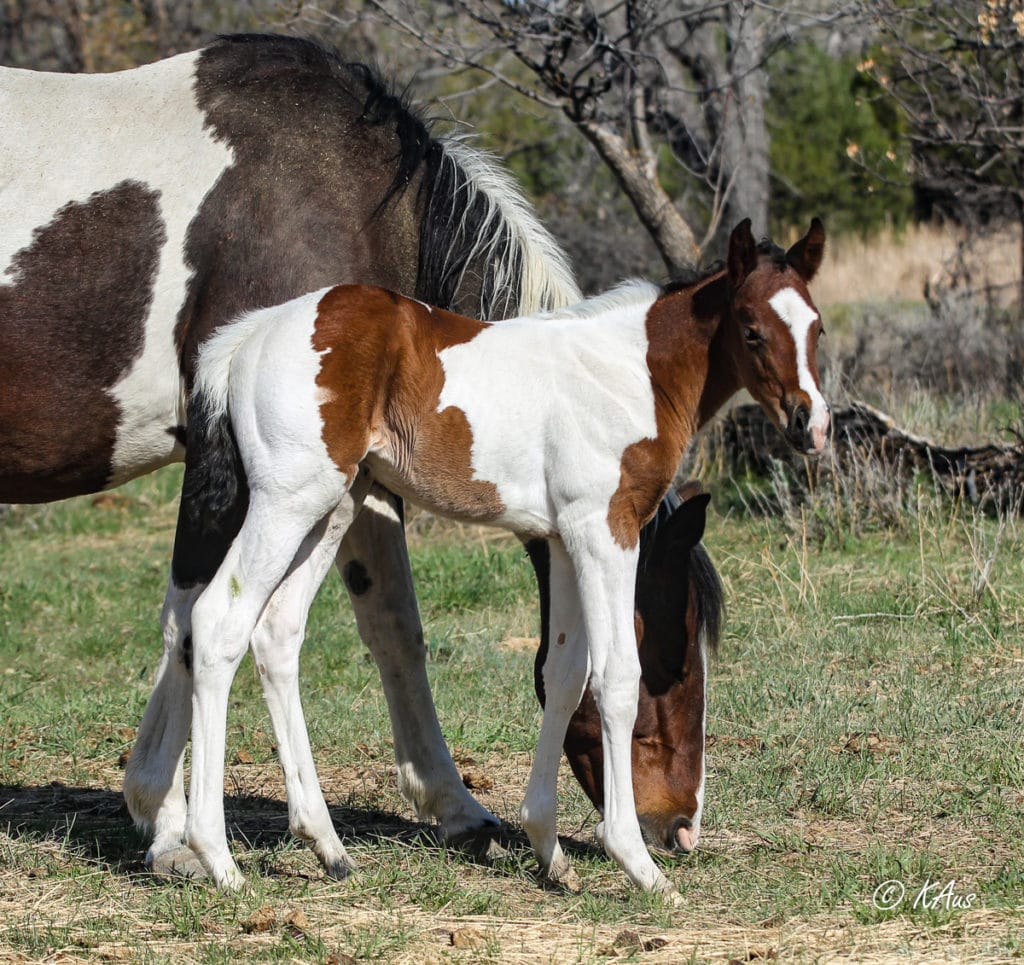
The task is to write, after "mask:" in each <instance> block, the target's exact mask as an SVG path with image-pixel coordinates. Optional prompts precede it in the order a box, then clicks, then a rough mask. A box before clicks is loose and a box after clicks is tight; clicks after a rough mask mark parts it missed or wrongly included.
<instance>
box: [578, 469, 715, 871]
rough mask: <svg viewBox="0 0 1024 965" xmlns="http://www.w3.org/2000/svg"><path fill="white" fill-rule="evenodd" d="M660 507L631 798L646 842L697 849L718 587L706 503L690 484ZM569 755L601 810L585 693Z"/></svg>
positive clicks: (645, 605)
mask: <svg viewBox="0 0 1024 965" xmlns="http://www.w3.org/2000/svg"><path fill="white" fill-rule="evenodd" d="M684 496H688V498H685V499H684V501H683V502H682V503H680V501H679V500H678V499H674V498H672V497H671V496H670V497H668V498H667V499H666V501H665V502H663V503H662V506H661V508H660V509H659V511H658V516H657V517H656V519H655V521H652V522H653V523H654V524H655V525H654V527H653V533H652V532H650V531H649V532H648V538H647V540H646V541H645V543H644V545H643V546H642V548H641V557H640V564H639V566H638V568H637V581H636V629H637V640H638V645H639V649H640V665H641V680H640V701H639V705H638V708H637V718H636V724H635V725H634V728H633V791H634V795H635V797H636V810H637V817H638V818H639V819H640V828H641V830H642V831H643V835H644V839H645V840H646V841H647V843H648V845H649V846H651V847H654V848H658V849H661V850H664V851H675V852H686V851H692V850H693V848H695V847H696V845H697V838H698V836H699V834H700V819H701V811H702V809H703V799H704V729H705V696H706V692H705V681H706V674H707V652H708V648H709V647H711V646H714V645H715V644H716V643H717V642H718V632H719V625H720V622H721V611H722V588H721V584H720V583H719V581H718V575H717V574H716V572H715V568H714V566H713V565H712V563H711V560H710V559H709V558H708V555H707V553H706V552H705V551H704V547H703V546H701V545H700V539H701V536H702V535H703V533H704V521H705V514H706V510H707V504H708V499H709V497H708V496H707V495H706V494H699V486H696V485H695V484H687V487H686V490H684ZM565 751H566V757H567V758H568V760H569V764H570V766H571V767H572V770H573V773H574V774H575V775H576V778H577V780H578V781H579V782H580V785H581V786H582V788H583V790H584V791H585V792H586V794H587V796H588V797H589V798H590V800H591V801H592V802H593V803H594V805H595V807H598V808H601V807H602V805H603V787H604V766H603V765H604V756H603V752H602V747H601V725H600V718H599V716H598V712H597V706H596V704H595V702H594V698H593V696H592V695H591V692H590V690H589V689H588V690H587V691H586V693H585V694H584V696H583V700H582V702H581V703H580V706H579V708H578V709H577V711H576V713H575V714H574V716H573V718H572V720H571V721H570V724H569V730H568V733H567V734H566V740H565Z"/></svg>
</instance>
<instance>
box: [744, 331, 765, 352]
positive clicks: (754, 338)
mask: <svg viewBox="0 0 1024 965" xmlns="http://www.w3.org/2000/svg"><path fill="white" fill-rule="evenodd" d="M743 341H745V342H746V343H747V345H749V346H750V347H751V348H757V346H759V345H760V344H761V343H762V342H763V341H764V339H763V338H762V337H761V333H760V332H758V331H756V330H755V329H753V328H744V329H743Z"/></svg>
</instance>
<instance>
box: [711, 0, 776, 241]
mask: <svg viewBox="0 0 1024 965" xmlns="http://www.w3.org/2000/svg"><path fill="white" fill-rule="evenodd" d="M758 19H759V18H758V17H757V16H756V15H754V14H752V13H750V12H749V11H747V12H746V13H745V14H744V15H743V16H742V17H741V19H740V20H739V22H738V23H736V24H735V25H731V26H730V28H729V30H730V34H731V36H730V45H731V47H732V57H731V64H730V69H729V71H728V76H729V78H730V83H729V84H728V87H727V88H726V90H725V91H724V92H723V93H724V96H725V97H726V98H727V101H726V103H725V104H723V105H722V109H721V118H722V125H723V130H722V165H723V167H724V168H725V170H726V173H727V174H728V176H729V177H730V178H731V179H732V189H731V191H730V194H729V200H728V203H727V204H726V208H725V216H724V218H723V222H724V224H723V225H722V227H723V229H724V231H725V232H729V231H731V230H732V228H733V226H734V225H736V224H737V223H739V222H740V221H742V220H743V219H744V218H750V220H751V222H752V226H751V227H752V229H753V231H754V237H755V238H760V237H762V236H763V235H767V234H768V199H769V181H768V126H767V124H766V123H765V117H764V105H765V101H766V99H767V95H768V75H767V73H766V72H765V70H764V67H763V61H764V57H765V49H764V47H765V37H764V32H765V31H764V26H763V25H762V24H760V23H759V22H758ZM723 73H724V72H723Z"/></svg>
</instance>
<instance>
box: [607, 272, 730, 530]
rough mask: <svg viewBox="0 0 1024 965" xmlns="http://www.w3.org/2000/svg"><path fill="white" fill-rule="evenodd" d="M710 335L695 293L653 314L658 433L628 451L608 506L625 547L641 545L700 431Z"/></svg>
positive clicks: (660, 305)
mask: <svg viewBox="0 0 1024 965" xmlns="http://www.w3.org/2000/svg"><path fill="white" fill-rule="evenodd" d="M709 338H710V333H709V332H707V331H705V330H704V327H703V326H700V325H697V324H695V323H694V320H693V312H692V297H691V295H690V293H689V292H686V291H680V292H675V293H673V294H670V295H667V296H664V297H662V298H660V299H658V300H657V301H656V302H655V303H654V304H653V305H652V306H651V309H650V311H649V312H648V313H647V367H648V369H649V370H650V372H651V386H652V391H653V392H654V415H655V423H656V425H657V427H658V434H657V436H656V437H655V438H653V439H641V440H640V441H639V442H635V443H633V445H631V446H628V447H627V448H626V450H625V451H624V452H623V454H622V468H621V471H620V474H619V487H618V489H616V490H615V492H614V494H613V495H612V498H611V501H610V502H609V505H608V528H609V529H610V530H611V533H612V537H613V539H614V540H615V542H616V543H618V545H619V546H621V547H622V548H623V549H632V548H633V547H635V546H636V545H637V541H638V540H639V538H640V527H641V526H643V524H644V523H646V522H647V521H648V520H649V519H650V518H651V516H653V515H654V513H655V512H656V511H657V508H658V503H659V502H660V501H661V498H662V497H663V496H664V495H665V492H666V490H667V489H668V487H669V485H670V484H671V482H672V477H673V476H674V475H675V472H676V469H677V468H678V466H679V460H680V459H681V458H682V455H683V451H684V450H685V449H686V446H687V445H688V444H689V442H690V439H691V438H692V436H693V433H694V432H695V431H696V429H697V408H698V406H699V404H700V397H701V389H702V387H703V385H704V381H705V379H706V378H707V368H708V344H709Z"/></svg>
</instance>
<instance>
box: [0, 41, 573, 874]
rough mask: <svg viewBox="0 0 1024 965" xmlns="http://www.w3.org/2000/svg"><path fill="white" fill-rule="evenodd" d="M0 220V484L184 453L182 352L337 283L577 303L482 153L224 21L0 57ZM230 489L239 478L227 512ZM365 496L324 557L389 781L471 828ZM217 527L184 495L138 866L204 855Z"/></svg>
mask: <svg viewBox="0 0 1024 965" xmlns="http://www.w3.org/2000/svg"><path fill="white" fill-rule="evenodd" d="M0 225H2V231H0V502H41V501H46V500H51V499H61V498H65V497H68V496H73V495H76V494H80V493H88V492H93V491H96V490H98V489H102V488H107V487H111V486H116V485H118V484H119V483H121V482H123V481H125V480H127V479H129V478H132V477H133V476H137V475H140V474H142V473H145V472H148V471H150V470H152V469H154V468H156V467H158V466H161V465H164V464H166V463H169V462H172V461H175V460H180V459H181V458H183V456H184V453H185V449H184V443H185V441H186V436H187V428H186V425H185V422H186V401H185V400H186V395H187V387H188V385H189V384H190V383H191V379H192V373H193V364H194V357H195V351H196V347H197V345H198V344H199V343H200V342H201V341H202V340H203V339H204V338H205V337H206V336H207V335H209V333H210V332H211V331H213V330H215V329H216V328H217V327H218V326H221V325H223V324H224V323H226V322H228V321H230V320H231V319H232V318H233V317H234V316H235V315H237V313H238V312H240V311H244V310H247V309H252V308H256V307H259V306H262V305H269V304H274V303H277V302H280V301H282V300H283V299H286V298H289V297H292V296H294V295H297V294H299V293H301V292H304V291H308V290H310V289H312V288H316V287H318V286H321V285H324V284H328V283H334V282H337V281H338V280H345V279H349V280H353V281H355V280H358V281H361V282H373V283H377V284H381V285H387V286H389V287H391V288H394V289H397V290H400V291H405V292H408V293H410V294H415V295H417V296H419V297H421V298H425V299H429V300H430V301H432V302H435V303H437V304H442V305H452V306H458V307H460V308H461V309H462V310H465V311H468V312H471V313H473V314H475V315H479V316H481V317H491V318H500V317H502V316H505V315H508V314H515V313H518V312H522V311H533V310H536V309H538V308H541V307H545V306H554V305H558V304H563V303H566V302H570V301H574V300H575V299H576V298H577V297H578V290H577V289H576V287H575V284H574V282H573V280H572V277H571V274H570V272H569V270H568V268H567V265H566V262H565V260H564V258H563V256H562V254H561V252H560V250H559V249H558V247H557V245H556V244H555V242H554V241H553V239H552V238H551V237H550V235H548V233H547V232H546V231H545V230H544V229H543V228H542V227H541V226H540V224H539V223H538V222H537V221H536V219H535V218H534V216H533V215H532V213H531V211H530V209H529V207H528V206H527V205H526V203H525V202H524V200H523V198H522V196H521V195H520V194H519V193H518V191H517V190H516V189H515V187H514V186H513V185H512V183H511V182H510V181H509V179H508V178H507V176H506V175H504V174H503V172H502V171H501V170H500V169H499V168H497V167H496V165H495V164H493V163H492V162H491V161H490V160H489V159H488V158H487V157H486V156H485V155H482V154H481V153H479V152H477V151H475V150H473V149H472V148H469V147H467V146H465V145H464V144H462V143H460V142H459V141H457V140H443V139H438V138H434V137H432V136H431V135H430V133H429V131H428V129H427V128H426V127H425V125H424V124H423V122H422V121H420V120H419V119H418V118H417V116H416V115H415V114H413V113H412V112H411V111H410V110H409V108H408V107H407V105H405V104H404V103H403V102H402V101H401V100H399V99H398V98H396V97H394V96H393V95H391V94H390V93H389V92H388V91H387V89H386V88H385V86H384V85H383V84H382V83H381V82H380V81H379V80H378V79H377V78H376V77H375V76H374V75H373V74H371V72H369V71H368V70H366V69H365V68H363V67H361V66H359V65H354V66H353V65H346V64H344V63H342V62H340V61H339V60H338V59H337V58H336V57H335V56H333V55H331V54H329V53H327V52H325V51H324V50H323V49H321V48H320V47H318V46H317V45H315V44H313V43H309V42H305V41H299V40H295V39H291V38H281V37H277V38H275V37H235V38H226V39H223V40H220V41H218V42H216V43H214V44H212V45H211V46H209V47H207V48H205V49H204V50H201V51H199V52H197V53H194V54H186V55H182V56H179V57H174V58H171V59H170V60H166V61H161V62H159V63H156V64H152V65H150V66H147V67H142V68H138V69H137V70H131V71H126V72H123V73H119V74H111V75H92V76H83V75H75V76H70V75H56V74H44V73H37V72H33V71H24V70H13V69H6V68H0ZM184 508H186V509H187V503H186V504H185V507H184ZM244 508H245V493H244V492H242V493H240V494H239V499H238V503H237V505H235V506H234V507H232V508H231V511H232V512H233V513H234V515H235V517H236V518H240V516H241V514H242V513H243V512H244ZM365 509H366V511H365V512H363V513H362V515H361V516H360V520H359V521H358V523H357V524H356V526H354V527H353V528H352V530H351V531H350V532H349V534H348V538H347V539H346V541H345V543H344V545H343V546H342V547H341V549H340V561H341V563H342V564H343V570H344V572H345V573H346V575H347V580H346V582H347V584H348V587H349V590H350V595H351V597H352V602H353V606H354V608H355V611H356V615H357V619H358V622H359V627H360V631H361V634H362V636H363V639H364V641H365V642H366V643H367V645H368V646H369V647H370V649H371V651H372V652H373V655H374V658H375V660H376V661H377V664H378V667H379V669H380V672H381V677H382V681H383V683H384V688H385V693H386V695H387V700H388V706H389V709H390V711H391V716H392V726H393V728H394V735H395V752H396V756H397V759H398V767H399V780H400V784H401V787H402V789H403V791H404V792H405V794H406V796H407V797H408V798H409V799H410V800H411V802H412V803H413V804H414V806H415V808H416V810H417V812H418V813H419V814H420V815H421V816H422V817H423V818H424V819H433V820H436V821H437V822H439V823H440V825H441V826H442V828H443V829H444V831H445V833H447V834H458V833H460V832H463V831H469V830H472V829H474V828H478V827H480V826H482V825H485V824H487V823H490V822H493V821H494V820H495V819H494V818H493V816H491V815H490V814H489V813H488V812H487V811H486V810H485V809H484V808H482V807H481V806H480V805H479V804H478V803H477V802H476V801H475V800H474V799H473V798H472V796H471V795H470V794H469V792H468V791H467V790H466V788H465V787H464V785H463V783H462V781H461V779H460V777H459V774H458V771H457V770H456V768H455V766H454V764H453V763H452V761H451V758H450V756H449V754H448V751H447V748H446V747H445V744H444V741H443V739H442V737H441V731H440V728H439V726H438V723H437V720H436V717H435V714H434V710H433V706H432V703H431V700H430V695H429V687H428V683H427V678H426V672H425V669H424V660H423V646H422V631H421V627H420V623H419V617H418V614H417V612H416V607H415V596H414V593H413V589H412V581H411V576H410V573H409V567H408V558H407V554H406V550H405V543H404V535H403V532H402V521H401V503H400V501H399V500H397V499H396V498H395V497H394V496H393V495H391V494H390V493H387V492H386V491H384V490H382V489H379V488H378V489H375V490H374V491H373V492H371V493H370V494H369V495H368V497H367V502H366V507H365ZM229 516H230V513H229ZM232 526H233V524H232V522H231V520H230V519H228V520H227V521H226V522H225V526H224V528H223V530H222V531H221V532H219V533H218V534H215V535H213V536H210V535H207V536H204V537H200V536H199V534H197V533H196V532H194V530H192V529H191V528H190V527H189V525H188V518H187V515H184V514H183V515H182V516H181V518H180V520H179V525H178V531H177V534H176V538H175V549H174V560H173V564H172V570H171V578H170V583H169V587H168V593H167V598H166V602H165V605H164V611H163V639H164V654H163V658H162V660H161V663H160V666H159V668H158V670H157V675H156V684H155V688H154V693H153V696H152V698H151V700H150V703H149V706H148V708H147V711H146V715H145V718H144V720H143V723H142V726H141V727H140V731H139V736H138V741H137V743H136V746H135V749H134V751H133V753H132V757H131V761H130V763H129V766H128V770H127V773H126V777H125V789H124V790H125V798H126V800H127V802H128V806H129V809H130V810H131V812H132V815H133V817H134V818H135V820H136V822H137V823H138V824H139V825H140V826H142V827H143V828H145V829H147V830H149V831H151V832H152V833H153V835H154V838H153V844H152V847H151V849H150V852H149V855H148V860H149V861H150V862H152V863H154V865H155V866H156V867H158V868H170V867H177V868H179V869H180V870H183V871H186V872H190V871H195V870H197V869H198V865H197V864H196V863H195V862H192V861H190V858H189V856H188V854H187V853H183V852H182V851H181V850H180V847H179V846H180V842H181V838H182V835H183V832H184V822H185V796H184V788H183V773H182V756H183V751H184V747H185V742H186V738H187V734H188V729H189V720H190V713H191V691H192V682H191V673H190V668H191V652H190V639H189V626H190V613H191V606H192V602H193V601H194V599H195V597H196V595H197V594H198V592H199V590H200V589H201V588H202V586H203V585H204V584H205V583H206V582H207V581H208V579H209V577H210V576H211V575H212V574H213V572H214V571H215V570H216V568H217V565H218V563H219V561H220V560H221V559H222V558H223V554H224V552H225V549H226V546H227V544H228V543H229V542H230V540H231V538H232V536H233V535H234V533H233V529H232ZM294 612H295V607H294V605H290V604H289V601H288V600H287V599H285V598H284V597H282V598H280V599H278V600H277V601H276V605H275V606H274V607H272V608H270V609H269V610H268V613H267V614H266V618H265V619H264V621H263V622H262V623H261V625H260V627H259V628H258V630H257V633H256V635H255V637H254V646H255V647H257V648H258V647H259V646H262V645H266V644H268V642H270V641H273V640H276V639H278V638H280V637H282V636H284V637H287V636H288V635H289V634H292V633H294V632H295V629H296V628H295V625H294V617H293V614H294ZM296 826H298V827H301V820H299V819H297V822H296Z"/></svg>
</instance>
